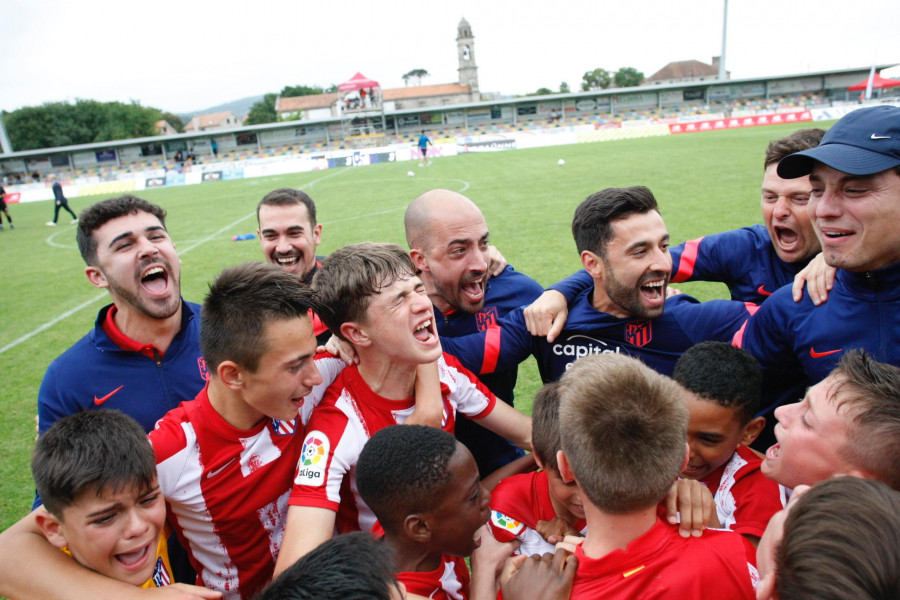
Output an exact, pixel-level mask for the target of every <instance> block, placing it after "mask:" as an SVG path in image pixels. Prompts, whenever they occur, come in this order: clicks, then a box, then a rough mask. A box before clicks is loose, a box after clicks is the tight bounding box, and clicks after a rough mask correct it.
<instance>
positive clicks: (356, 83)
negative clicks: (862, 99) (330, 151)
mask: <svg viewBox="0 0 900 600" xmlns="http://www.w3.org/2000/svg"><path fill="white" fill-rule="evenodd" d="M898 85H900V82H898ZM375 87H381V86H379V85H378V82H377V81H375V80H373V79H369V78H368V77H366V76H365V75H363V74H362V73H357V74H356V75H354V76H353V77H351V78H350V80H349V81H345V82H344V83H342V84H341V85H339V86H338V91H339V92H345V93H346V92H355V91H357V90H362V89H368V88H375Z"/></svg>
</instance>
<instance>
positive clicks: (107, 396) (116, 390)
mask: <svg viewBox="0 0 900 600" xmlns="http://www.w3.org/2000/svg"><path fill="white" fill-rule="evenodd" d="M123 387H125V385H124V384H123V385H120V386H119V387H117V388H116V389H114V390H113V391H111V392H110V393H108V394H107V395H105V396H103V397H102V398H98V397H97V396H94V404H96V405H97V406H100V405H101V404H103V403H104V402H106V401H107V400H109V399H110V398H112V397H113V396H115V395H116V392H118V391H119V390H121V389H122V388H123Z"/></svg>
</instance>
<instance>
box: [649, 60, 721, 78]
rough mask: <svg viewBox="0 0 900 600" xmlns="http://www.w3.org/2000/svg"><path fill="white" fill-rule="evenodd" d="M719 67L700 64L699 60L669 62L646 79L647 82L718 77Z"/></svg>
mask: <svg viewBox="0 0 900 600" xmlns="http://www.w3.org/2000/svg"><path fill="white" fill-rule="evenodd" d="M718 74H719V67H716V66H713V65H708V64H706V63H702V62H700V61H699V60H679V61H675V62H670V63H669V64H667V65H666V66H664V67H663V68H662V69H660V70H659V71H657V72H656V73H654V74H653V75H651V76H650V77H648V78H647V81H669V80H675V81H679V80H681V79H690V78H693V77H708V76H710V75H713V76H715V75H718Z"/></svg>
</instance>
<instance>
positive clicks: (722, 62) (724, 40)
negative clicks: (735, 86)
mask: <svg viewBox="0 0 900 600" xmlns="http://www.w3.org/2000/svg"><path fill="white" fill-rule="evenodd" d="M723 3H724V8H725V10H724V15H723V17H722V58H720V59H719V80H720V81H724V80H725V73H726V71H725V47H726V46H727V45H728V0H723Z"/></svg>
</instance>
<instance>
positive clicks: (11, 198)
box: [3, 192, 22, 204]
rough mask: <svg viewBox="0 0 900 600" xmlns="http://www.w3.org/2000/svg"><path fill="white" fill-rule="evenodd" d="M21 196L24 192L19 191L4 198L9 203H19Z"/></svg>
mask: <svg viewBox="0 0 900 600" xmlns="http://www.w3.org/2000/svg"><path fill="white" fill-rule="evenodd" d="M21 197H22V194H20V193H19V192H13V193H11V194H7V195H6V196H4V197H3V199H4V200H6V203H7V204H18V203H19V199H20V198H21Z"/></svg>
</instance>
